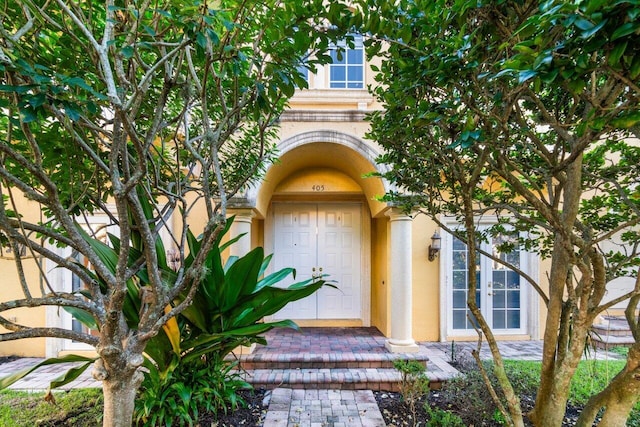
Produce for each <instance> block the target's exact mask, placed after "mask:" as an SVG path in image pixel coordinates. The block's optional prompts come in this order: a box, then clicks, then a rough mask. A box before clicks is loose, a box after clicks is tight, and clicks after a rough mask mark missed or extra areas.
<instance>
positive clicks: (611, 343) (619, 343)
mask: <svg viewBox="0 0 640 427" xmlns="http://www.w3.org/2000/svg"><path fill="white" fill-rule="evenodd" d="M591 339H592V341H593V343H594V344H595V346H596V348H601V349H604V350H611V349H612V348H614V347H631V346H632V345H633V344H635V342H636V341H635V339H634V338H633V336H631V335H627V336H616V335H608V336H602V335H601V336H600V337H598V336H595V335H594V336H592V337H591Z"/></svg>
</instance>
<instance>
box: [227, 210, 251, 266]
mask: <svg viewBox="0 0 640 427" xmlns="http://www.w3.org/2000/svg"><path fill="white" fill-rule="evenodd" d="M227 215H228V216H233V215H235V219H234V220H233V224H232V225H231V229H230V230H229V237H231V238H234V237H236V236H239V235H240V234H244V236H242V237H241V238H240V240H238V241H237V242H236V243H234V244H233V245H231V246H230V247H229V253H230V254H231V255H232V256H233V255H235V256H239V257H241V256H243V255H246V254H248V253H249V251H251V219H252V218H253V210H252V209H227Z"/></svg>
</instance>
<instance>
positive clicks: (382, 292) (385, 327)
mask: <svg viewBox="0 0 640 427" xmlns="http://www.w3.org/2000/svg"><path fill="white" fill-rule="evenodd" d="M388 225H389V220H388V219H387V218H384V217H383V218H376V219H374V220H373V221H372V222H371V326H375V327H376V328H378V329H379V330H380V332H382V333H383V334H384V335H387V336H388V335H389V333H390V332H391V331H390V324H389V312H390V309H389V304H390V299H389V294H390V289H389V277H388V270H387V254H388V236H387V227H388Z"/></svg>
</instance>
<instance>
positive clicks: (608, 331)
mask: <svg viewBox="0 0 640 427" xmlns="http://www.w3.org/2000/svg"><path fill="white" fill-rule="evenodd" d="M591 329H592V330H593V332H594V334H593V336H594V337H595V338H596V339H597V338H598V336H601V337H605V336H616V337H625V336H631V329H630V328H629V325H628V324H627V323H626V322H625V323H624V324H623V323H610V324H606V323H604V324H598V325H593V326H592V327H591Z"/></svg>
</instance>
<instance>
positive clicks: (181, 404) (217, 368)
mask: <svg viewBox="0 0 640 427" xmlns="http://www.w3.org/2000/svg"><path fill="white" fill-rule="evenodd" d="M235 366H236V363H229V362H225V361H223V360H220V359H216V358H213V359H211V360H207V358H206V357H202V358H200V359H197V360H192V361H190V362H185V363H182V364H181V365H180V369H176V370H174V371H172V372H170V373H169V374H168V375H167V376H165V377H159V376H154V375H147V376H145V378H144V380H143V383H142V386H141V387H140V393H139V394H138V398H137V399H136V408H135V421H136V422H137V423H138V425H144V426H171V425H180V426H184V425H189V426H193V425H195V423H196V422H197V420H198V416H199V415H200V413H201V411H204V412H209V413H213V414H218V413H219V412H220V411H224V412H225V413H226V411H227V409H228V408H231V409H235V408H237V407H238V405H244V401H243V400H242V398H241V397H239V395H238V394H237V392H238V390H240V389H248V388H251V386H250V385H249V384H248V383H246V382H245V381H242V380H241V379H240V376H239V374H238V373H237V372H235V371H233V369H234V368H235Z"/></svg>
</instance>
